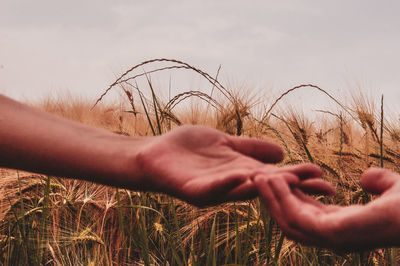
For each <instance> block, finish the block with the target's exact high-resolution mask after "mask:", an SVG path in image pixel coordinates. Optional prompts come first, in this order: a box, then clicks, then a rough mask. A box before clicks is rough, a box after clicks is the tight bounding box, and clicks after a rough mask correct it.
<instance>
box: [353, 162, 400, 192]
mask: <svg viewBox="0 0 400 266" xmlns="http://www.w3.org/2000/svg"><path fill="white" fill-rule="evenodd" d="M398 181H400V176H399V175H398V174H396V173H394V172H392V171H389V170H387V169H382V168H371V169H369V170H367V171H366V172H365V173H364V174H363V175H362V176H361V180H360V183H361V186H362V187H363V189H364V190H365V191H367V192H369V193H373V194H381V193H383V192H385V191H387V190H389V189H390V188H391V187H393V185H394V184H395V183H396V182H398Z"/></svg>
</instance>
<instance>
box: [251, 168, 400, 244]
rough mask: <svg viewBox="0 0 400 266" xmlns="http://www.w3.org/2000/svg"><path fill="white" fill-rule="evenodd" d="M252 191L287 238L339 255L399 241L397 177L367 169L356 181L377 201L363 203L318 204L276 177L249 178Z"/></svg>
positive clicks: (398, 191)
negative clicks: (344, 204)
mask: <svg viewBox="0 0 400 266" xmlns="http://www.w3.org/2000/svg"><path fill="white" fill-rule="evenodd" d="M255 183H256V186H257V189H258V192H259V194H260V196H261V198H262V200H263V201H264V202H265V204H266V206H267V208H268V209H269V211H270V212H271V214H272V216H273V217H274V218H275V220H276V222H277V223H278V224H279V226H280V228H281V229H282V231H283V232H284V233H285V234H286V235H287V237H289V238H291V239H293V240H296V241H299V242H302V243H304V244H308V245H313V246H318V247H325V248H330V249H333V250H336V251H339V252H348V251H355V250H364V249H372V248H379V247H387V246H394V245H399V243H400V240H399V239H400V238H399V237H400V209H399V206H400V176H399V175H398V174H396V173H393V172H391V171H389V170H384V169H377V168H374V169H370V170H368V171H366V172H365V173H364V174H363V176H362V177H361V186H362V187H363V188H364V190H365V191H367V192H370V193H373V194H380V195H381V197H380V198H378V199H376V200H374V201H371V202H370V203H368V204H366V205H364V206H363V205H352V206H348V207H339V206H335V205H324V204H322V203H321V202H319V201H316V200H314V199H313V198H311V197H309V196H306V195H304V194H303V193H302V192H301V191H300V190H298V189H291V188H290V187H289V186H288V184H287V183H286V182H284V181H283V180H282V178H280V177H279V176H276V177H270V178H268V179H266V178H265V177H263V176H258V177H257V178H256V179H255Z"/></svg>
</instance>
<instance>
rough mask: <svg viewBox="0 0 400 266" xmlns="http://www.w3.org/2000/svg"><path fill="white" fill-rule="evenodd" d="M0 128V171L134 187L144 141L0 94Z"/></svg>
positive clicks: (144, 139)
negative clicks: (82, 122) (138, 160)
mask: <svg viewBox="0 0 400 266" xmlns="http://www.w3.org/2000/svg"><path fill="white" fill-rule="evenodd" d="M0 125H1V126H0V166H1V167H6V168H15V169H22V170H26V171H31V172H36V173H43V174H48V175H54V176H62V177H71V178H78V179H85V180H90V181H95V182H99V183H104V184H108V185H116V186H121V185H122V186H128V185H129V186H130V187H131V188H134V187H136V186H137V187H138V188H139V186H140V179H141V178H142V173H141V171H140V167H139V166H138V165H137V160H135V156H136V155H137V154H138V153H139V152H140V150H141V149H142V148H143V146H144V145H145V144H146V142H147V139H146V138H136V139H135V138H130V137H126V136H121V135H117V134H113V133H111V132H108V131H105V130H101V129H96V128H93V127H89V126H85V125H83V124H79V123H76V122H73V121H69V120H66V119H63V118H61V117H58V116H55V115H52V114H49V113H45V112H42V111H40V110H37V109H35V108H31V107H28V106H26V105H23V104H20V103H18V102H15V101H13V100H11V99H9V98H7V97H4V96H2V95H0ZM127 175H129V180H127ZM127 183H129V184H127Z"/></svg>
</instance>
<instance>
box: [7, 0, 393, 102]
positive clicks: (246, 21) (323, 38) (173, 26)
mask: <svg viewBox="0 0 400 266" xmlns="http://www.w3.org/2000/svg"><path fill="white" fill-rule="evenodd" d="M399 10H400V2H399V1H395V0H389V1H376V0H375V1H368V0H358V1H350V0H346V1H345V0H338V1H321V0H315V1H304V0H303V1H265V0H264V1H261V0H260V1H254V0H252V1H244V0H201V1H200V0H199V1H190V0H187V1H183V0H182V1H178V0H169V1H153V0H146V1H143V0H142V1H135V0H130V1H128V0H126V1H116V0H114V1H109V0H90V1H89V0H81V1H56V0H47V1H42V0H35V1H32V0H27V1H19V0H1V2H0V92H1V93H4V94H6V95H9V96H11V97H14V98H16V99H24V98H25V99H31V98H35V97H43V96H44V95H48V94H49V93H51V92H54V91H66V90H69V91H70V92H71V93H72V94H76V95H87V96H89V97H91V98H95V97H96V96H98V95H99V94H100V93H101V92H102V91H103V90H104V88H106V87H107V86H108V85H109V84H110V83H111V82H112V81H113V80H114V79H115V77H116V76H118V75H119V74H121V73H123V72H124V71H125V70H126V69H127V68H128V67H130V66H132V65H135V64H137V63H139V62H141V61H143V60H147V59H152V58H159V57H164V58H176V59H180V60H183V61H186V62H188V63H190V64H192V65H194V66H197V67H199V68H201V69H203V70H204V71H206V72H210V73H215V72H216V70H217V68H218V66H219V65H220V64H221V65H222V73H221V81H222V82H227V81H232V80H233V81H234V82H233V83H235V82H238V83H240V82H243V83H246V84H248V86H250V87H251V86H254V89H256V88H257V89H258V90H261V91H263V92H264V93H265V92H268V91H269V90H270V89H273V91H274V92H275V93H279V92H282V91H284V90H286V89H288V88H290V87H292V86H295V85H298V84H301V83H313V84H316V85H319V86H321V87H323V88H325V89H326V90H328V91H329V92H331V93H332V94H334V95H341V94H343V93H344V92H346V91H347V90H349V89H352V88H353V87H357V86H358V87H361V88H362V89H363V90H366V91H368V92H370V91H372V92H373V94H375V95H380V94H381V93H384V94H385V95H386V98H387V99H388V101H389V102H390V101H391V102H390V103H392V104H395V103H396V102H397V100H398V99H400V90H399V89H398V88H399V85H400V66H399V64H400V51H399V47H400V32H399V29H400V16H399ZM173 78H175V77H173ZM177 78H181V76H179V77H177ZM177 78H175V79H177ZM192 78H193V77H192V76H189V77H183V79H192ZM193 79H194V78H193ZM189 84H190V83H189ZM304 95H308V96H304ZM309 95H312V94H307V92H306V91H304V94H300V95H298V97H300V99H301V97H306V98H310V96H309Z"/></svg>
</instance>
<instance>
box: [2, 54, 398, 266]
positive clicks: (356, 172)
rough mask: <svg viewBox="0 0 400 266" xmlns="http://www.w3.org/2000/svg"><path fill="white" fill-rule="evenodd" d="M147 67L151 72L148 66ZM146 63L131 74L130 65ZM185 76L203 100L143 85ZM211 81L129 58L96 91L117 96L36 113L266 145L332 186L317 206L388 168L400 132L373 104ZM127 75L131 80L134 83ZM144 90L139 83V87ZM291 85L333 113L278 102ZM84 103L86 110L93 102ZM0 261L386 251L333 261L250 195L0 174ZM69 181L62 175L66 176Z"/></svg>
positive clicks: (116, 128) (376, 259) (175, 261)
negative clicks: (221, 199) (195, 197)
mask: <svg viewBox="0 0 400 266" xmlns="http://www.w3.org/2000/svg"><path fill="white" fill-rule="evenodd" d="M157 64H158V65H157ZM153 65H154V66H155V67H153V69H152V70H151V71H147V72H143V71H142V72H141V71H140V69H141V67H142V66H148V67H149V66H153ZM170 70H173V71H183V70H189V71H192V72H194V73H195V74H197V75H200V76H201V77H202V78H204V79H205V80H206V81H208V82H209V85H210V86H209V87H208V88H210V87H211V93H205V92H202V91H199V90H192V91H185V92H182V93H178V94H176V96H172V97H170V98H169V99H168V100H166V99H164V98H163V97H161V96H158V95H159V92H158V89H157V88H155V85H154V83H153V82H152V81H151V77H152V76H153V75H157V73H159V72H163V71H170ZM216 77H218V73H217V74H216V75H215V77H213V76H211V75H209V74H207V73H205V72H203V71H201V70H199V69H197V68H195V67H193V66H191V65H188V64H186V63H184V62H180V61H177V60H166V59H156V60H150V61H148V62H144V63H141V64H139V65H137V66H135V67H133V68H132V69H130V70H128V71H127V72H126V73H125V74H124V75H122V76H121V77H120V78H118V79H117V80H116V81H115V82H114V83H113V84H112V85H111V86H110V87H109V89H108V90H107V91H105V92H104V93H105V94H107V93H108V91H110V90H115V91H118V92H120V95H121V97H120V100H119V101H118V102H115V103H105V101H104V100H103V99H102V97H101V98H99V99H98V102H96V101H95V100H84V99H79V98H73V97H66V96H64V97H60V98H48V99H46V100H43V101H41V102H39V103H35V104H33V105H35V106H36V107H38V108H40V109H42V110H45V111H47V112H51V113H54V114H57V115H60V116H62V117H66V118H68V119H72V120H75V121H78V122H81V123H84V124H87V125H91V126H95V127H99V128H104V129H107V130H110V131H112V132H115V133H116V134H124V135H129V136H152V135H158V134H160V133H165V132H167V131H169V130H171V129H172V128H174V127H177V126H179V125H182V124H198V125H206V126H210V127H214V128H217V129H219V130H221V131H224V132H227V133H229V134H235V135H241V136H251V137H257V138H263V139H268V140H272V141H275V142H277V143H279V144H281V145H282V147H283V148H284V149H285V151H286V157H285V160H284V161H283V162H282V163H281V164H282V165H288V164H297V163H302V162H313V163H315V164H318V165H319V166H320V167H321V168H322V169H323V170H324V172H325V175H324V178H325V179H326V180H328V181H330V182H331V183H333V184H334V186H335V187H336V189H337V195H336V196H335V197H332V198H328V197H322V196H321V197H320V200H321V201H323V202H325V203H335V204H340V205H349V204H356V203H357V204H363V203H366V202H368V201H370V200H371V196H370V195H368V194H367V193H365V192H364V191H363V190H362V189H361V187H360V185H359V178H360V175H361V174H362V172H363V171H365V170H366V169H367V168H369V167H371V166H378V167H380V166H384V167H386V168H389V169H392V170H394V171H397V172H399V169H400V168H399V166H400V146H399V145H398V144H399V141H400V127H398V124H396V120H391V119H390V118H391V117H393V116H394V115H395V114H390V113H388V114H386V112H385V108H384V102H383V100H382V102H380V101H378V102H374V101H373V100H372V99H369V98H367V97H365V96H363V95H362V94H357V96H354V97H353V98H352V99H350V102H352V103H351V104H350V105H344V104H342V103H341V102H339V101H337V99H335V98H333V97H332V96H331V95H330V94H329V92H327V91H325V90H323V89H322V88H319V87H317V86H314V85H311V84H308V85H300V86H298V87H295V88H292V89H290V90H287V91H285V92H283V93H282V95H281V96H280V97H277V98H276V99H273V100H264V99H260V98H256V97H251V96H249V95H251V94H248V93H243V92H242V93H240V92H238V91H237V89H235V88H226V87H224V86H223V85H222V84H220V83H219V82H218V79H217V78H216ZM137 79H142V82H141V83H139V85H140V86H139V85H138V83H136V82H135V81H136V80H137ZM143 84H144V85H143ZM303 87H311V88H313V89H315V93H323V94H325V95H326V97H327V99H329V100H330V101H332V102H334V103H335V104H337V106H338V108H337V109H336V110H338V111H330V110H319V111H318V116H317V117H318V118H309V117H308V116H307V115H305V114H303V113H302V112H299V111H298V110H296V106H293V107H292V108H288V107H282V106H280V101H281V99H282V98H284V97H286V95H287V94H290V93H291V92H292V91H295V90H301V89H302V88H303ZM95 103H96V104H95ZM1 175H2V177H1V179H0V264H2V265H28V264H32V265H40V264H49V265H262V264H267V265H287V264H290V265H326V264H328V265H382V264H388V265H389V264H392V265H395V264H396V263H397V262H398V261H400V254H399V255H398V252H397V249H379V250H373V251H368V252H362V253H351V254H335V253H332V252H331V251H328V250H325V249H319V248H310V247H306V246H302V245H300V244H297V243H295V242H292V241H290V240H287V239H286V238H285V237H284V235H282V233H281V232H280V230H279V228H278V227H277V226H276V224H275V223H274V221H273V219H271V217H270V216H269V214H268V213H267V212H266V211H265V209H264V208H263V206H262V204H261V203H260V201H259V200H258V199H254V200H252V201H248V202H236V203H226V204H223V205H219V206H216V207H210V208H204V209H198V208H195V207H193V206H191V205H188V204H186V203H184V202H182V201H179V200H176V199H173V198H171V197H169V196H166V195H163V194H155V193H143V192H135V191H128V190H125V189H116V188H113V187H106V186H102V185H97V184H92V183H88V182H83V181H77V180H74V179H60V178H57V177H47V176H40V175H36V174H29V173H23V172H18V171H15V170H6V169H3V170H1ZM71 178H73V177H71Z"/></svg>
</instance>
